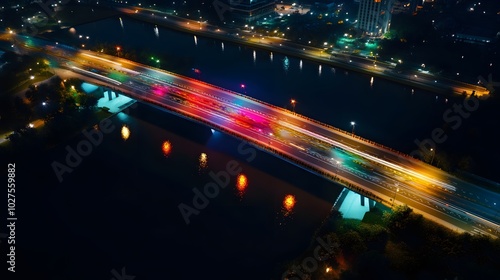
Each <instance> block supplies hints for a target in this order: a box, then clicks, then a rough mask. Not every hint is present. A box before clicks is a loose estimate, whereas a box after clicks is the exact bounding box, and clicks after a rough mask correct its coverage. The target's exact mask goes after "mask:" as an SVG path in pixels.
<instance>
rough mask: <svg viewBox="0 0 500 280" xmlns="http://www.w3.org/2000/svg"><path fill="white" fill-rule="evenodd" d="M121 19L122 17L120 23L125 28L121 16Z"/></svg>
mask: <svg viewBox="0 0 500 280" xmlns="http://www.w3.org/2000/svg"><path fill="white" fill-rule="evenodd" d="M119 19H120V25H121V27H122V29H123V21H122V18H119Z"/></svg>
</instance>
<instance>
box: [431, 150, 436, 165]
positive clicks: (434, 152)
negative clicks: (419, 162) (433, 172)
mask: <svg viewBox="0 0 500 280" xmlns="http://www.w3.org/2000/svg"><path fill="white" fill-rule="evenodd" d="M431 153H432V158H431V165H432V162H433V161H434V155H435V154H436V151H435V150H434V149H433V148H431Z"/></svg>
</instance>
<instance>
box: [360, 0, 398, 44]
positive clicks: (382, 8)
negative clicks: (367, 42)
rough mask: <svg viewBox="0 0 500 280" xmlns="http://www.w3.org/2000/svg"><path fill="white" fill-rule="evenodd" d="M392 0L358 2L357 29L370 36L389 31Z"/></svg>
mask: <svg viewBox="0 0 500 280" xmlns="http://www.w3.org/2000/svg"><path fill="white" fill-rule="evenodd" d="M393 4H394V0H360V1H359V12H358V28H359V29H360V30H362V31H363V32H365V34H367V35H370V36H379V35H382V34H384V33H385V32H387V31H389V27H390V21H391V10H392V6H393Z"/></svg>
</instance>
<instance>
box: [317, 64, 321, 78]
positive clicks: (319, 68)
mask: <svg viewBox="0 0 500 280" xmlns="http://www.w3.org/2000/svg"><path fill="white" fill-rule="evenodd" d="M318 76H321V65H320V66H319V67H318Z"/></svg>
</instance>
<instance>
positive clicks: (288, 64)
mask: <svg viewBox="0 0 500 280" xmlns="http://www.w3.org/2000/svg"><path fill="white" fill-rule="evenodd" d="M288 68H290V61H289V60H288V57H287V56H285V58H284V59H283V70H285V72H288Z"/></svg>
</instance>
